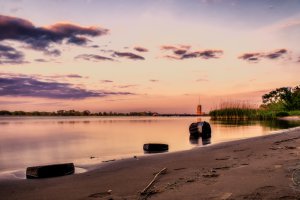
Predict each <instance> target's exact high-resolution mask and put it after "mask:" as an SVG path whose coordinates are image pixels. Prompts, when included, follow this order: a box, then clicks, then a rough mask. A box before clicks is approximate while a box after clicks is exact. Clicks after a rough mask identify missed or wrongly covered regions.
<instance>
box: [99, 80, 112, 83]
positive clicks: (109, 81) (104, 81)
mask: <svg viewBox="0 0 300 200" xmlns="http://www.w3.org/2000/svg"><path fill="white" fill-rule="evenodd" d="M101 82H102V83H113V82H114V81H112V80H102V81H101Z"/></svg>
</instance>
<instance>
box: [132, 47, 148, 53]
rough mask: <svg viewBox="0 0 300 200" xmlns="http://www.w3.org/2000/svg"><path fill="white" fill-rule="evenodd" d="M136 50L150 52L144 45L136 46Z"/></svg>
mask: <svg viewBox="0 0 300 200" xmlns="http://www.w3.org/2000/svg"><path fill="white" fill-rule="evenodd" d="M134 50H136V51H138V52H148V51H149V50H148V49H146V48H144V47H134Z"/></svg>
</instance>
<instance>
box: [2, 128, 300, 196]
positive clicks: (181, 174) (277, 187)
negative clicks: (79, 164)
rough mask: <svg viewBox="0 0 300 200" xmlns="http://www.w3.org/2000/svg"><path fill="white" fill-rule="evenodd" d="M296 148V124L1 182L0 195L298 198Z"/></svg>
mask: <svg viewBox="0 0 300 200" xmlns="http://www.w3.org/2000/svg"><path fill="white" fill-rule="evenodd" d="M299 153H300V128H295V129H291V130H289V131H287V132H284V133H280V134H274V135H268V136H263V137H256V138H251V139H246V140H240V141H233V142H227V143H221V144H217V145H212V146H208V147H204V148H195V149H192V150H188V151H182V152H175V153H168V154H160V155H155V156H145V157H138V158H137V159H136V158H129V159H126V160H120V161H115V162H112V163H108V164H106V165H104V166H102V167H101V168H98V169H95V170H92V171H89V172H87V173H83V174H76V175H71V176H65V177H61V178H51V179H43V180H6V181H1V182H0V188H1V189H0V197H1V199H2V198H3V199H8V200H9V199H22V200H27V199H28V200H33V199H64V200H68V199H70V200H71V199H72V200H74V199H147V198H148V199H298V198H299V197H300V185H299V186H298V185H297V183H298V182H297V180H298V179H297V177H299V181H300V170H299V174H298V170H297V169H298V168H299V169H300V158H299ZM165 167H166V168H167V172H166V173H165V174H162V175H160V176H159V178H158V180H157V181H156V182H155V183H154V185H153V186H152V187H151V188H150V190H149V193H148V195H144V196H143V195H140V191H142V190H143V189H144V188H145V187H146V186H147V185H148V183H149V182H150V181H151V180H152V179H153V177H154V175H155V173H156V172H158V171H160V170H161V169H163V168H165ZM293 174H294V175H293ZM293 176H294V179H293V178H292V177H293ZM107 191H110V192H107Z"/></svg>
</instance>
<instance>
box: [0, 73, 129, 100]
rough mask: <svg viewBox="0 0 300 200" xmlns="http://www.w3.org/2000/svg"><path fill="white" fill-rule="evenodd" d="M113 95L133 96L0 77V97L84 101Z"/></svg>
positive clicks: (71, 85) (127, 93)
mask: <svg viewBox="0 0 300 200" xmlns="http://www.w3.org/2000/svg"><path fill="white" fill-rule="evenodd" d="M114 95H134V94H133V93H131V92H113V91H98V90H86V89H82V88H79V87H75V86H74V85H73V84H70V83H62V82H54V81H40V80H38V79H36V78H33V77H25V76H15V77H12V76H10V77H0V96H23V97H37V98H49V99H85V98H91V97H98V98H100V97H106V96H114Z"/></svg>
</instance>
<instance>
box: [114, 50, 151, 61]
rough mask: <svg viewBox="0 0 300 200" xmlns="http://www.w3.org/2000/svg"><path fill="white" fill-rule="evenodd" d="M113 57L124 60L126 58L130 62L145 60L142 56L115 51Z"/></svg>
mask: <svg viewBox="0 0 300 200" xmlns="http://www.w3.org/2000/svg"><path fill="white" fill-rule="evenodd" d="M113 56H117V57H124V58H128V59H131V60H145V58H144V57H143V56H140V55H137V54H134V53H131V52H118V51H115V52H114V54H113Z"/></svg>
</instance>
